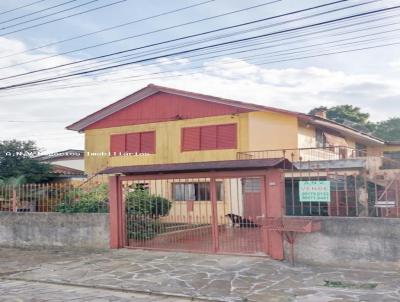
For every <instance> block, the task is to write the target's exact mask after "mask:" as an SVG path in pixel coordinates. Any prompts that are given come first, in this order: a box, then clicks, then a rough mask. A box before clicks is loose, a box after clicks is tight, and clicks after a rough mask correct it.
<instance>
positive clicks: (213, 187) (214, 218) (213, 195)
mask: <svg viewBox="0 0 400 302" xmlns="http://www.w3.org/2000/svg"><path fill="white" fill-rule="evenodd" d="M210 199H211V232H212V239H213V240H212V242H213V251H214V253H217V252H218V250H219V236H218V204H217V183H216V181H215V178H211V179H210Z"/></svg>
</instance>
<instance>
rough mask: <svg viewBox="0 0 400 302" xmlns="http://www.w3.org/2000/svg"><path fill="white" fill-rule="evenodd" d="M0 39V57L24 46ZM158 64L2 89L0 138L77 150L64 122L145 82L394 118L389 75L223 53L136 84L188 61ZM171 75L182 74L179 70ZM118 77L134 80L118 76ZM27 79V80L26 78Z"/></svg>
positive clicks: (397, 90)
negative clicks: (349, 107) (283, 64)
mask: <svg viewBox="0 0 400 302" xmlns="http://www.w3.org/2000/svg"><path fill="white" fill-rule="evenodd" d="M0 43H1V45H2V50H1V51H0V57H3V56H5V55H7V54H9V53H14V52H19V51H23V50H25V49H26V48H25V46H24V44H23V43H21V42H19V41H16V40H11V39H5V38H0ZM47 55H48V53H47V51H46V52H43V53H40V52H39V53H35V54H30V53H28V54H22V55H19V56H17V57H9V58H6V59H1V60H0V67H1V66H7V65H10V64H15V63H17V62H20V61H28V60H29V61H30V60H38V59H40V58H43V57H44V56H47ZM71 61H72V59H71V58H68V57H57V58H53V59H52V60H49V61H47V60H46V61H40V62H34V63H31V64H29V65H24V66H18V67H15V68H11V69H3V70H2V71H1V74H2V76H4V75H11V74H15V73H20V72H27V71H30V70H33V69H36V68H43V67H46V66H47V67H48V66H51V65H53V64H62V63H68V62H71ZM160 62H161V63H162V64H161V65H159V66H154V65H151V66H145V65H143V66H141V65H132V66H130V67H126V68H124V69H122V70H117V71H115V72H113V73H107V74H105V75H96V76H93V77H87V76H85V77H79V78H76V79H74V80H73V81H72V82H68V83H67V82H66V81H65V82H61V83H58V84H57V85H64V84H68V85H70V84H71V83H74V84H77V85H80V84H81V83H88V84H91V85H92V86H84V87H76V88H69V89H57V90H50V89H47V88H46V87H45V86H44V87H40V86H39V87H37V88H33V89H29V90H15V91H10V92H1V93H0V102H1V105H0V108H1V109H0V128H1V129H2V130H3V131H1V134H0V139H4V138H17V139H34V140H36V141H37V142H38V145H39V146H41V147H44V148H46V149H47V151H49V152H55V151H60V150H62V149H68V148H83V137H82V136H83V135H81V134H77V133H74V132H71V131H67V130H65V129H64V128H65V126H67V125H68V124H70V123H72V122H74V121H76V120H78V119H80V118H82V117H84V116H86V115H87V114H90V113H92V112H94V111H95V110H98V109H100V108H102V107H104V106H106V105H108V104H110V103H112V102H114V101H117V100H118V99H120V98H122V97H124V96H126V95H128V94H130V93H132V92H134V91H135V90H137V89H140V88H142V87H143V86H145V85H147V84H149V83H150V82H153V83H155V84H160V85H164V86H170V87H174V88H180V89H185V90H190V91H194V92H201V93H204V94H211V95H215V96H221V97H226V98H232V99H236V100H241V101H247V102H255V103H258V104H263V105H269V106H275V107H280V108H285V109H290V110H295V111H301V112H308V111H309V110H310V109H311V108H313V107H316V106H321V105H326V106H332V105H340V104H353V105H356V106H359V107H361V108H362V109H363V110H365V111H368V112H369V113H371V116H372V119H374V120H381V119H386V118H388V117H390V116H395V115H397V116H399V115H400V106H399V105H398V103H399V100H400V86H399V85H398V82H397V79H396V78H392V77H390V76H389V75H386V76H384V75H379V74H373V73H363V74H359V73H350V72H343V71H337V70H329V69H324V68H316V67H312V66H310V67H306V68H285V69H282V68H276V67H268V66H256V65H252V64H250V63H248V62H245V61H241V60H237V59H232V58H223V59H219V60H214V61H209V62H206V63H204V69H203V70H202V71H201V72H199V73H193V72H192V71H185V72H183V73H184V75H183V76H179V77H170V78H168V77H165V78H160V77H162V76H163V74H162V73H161V74H154V75H148V76H145V78H147V79H146V80H141V81H138V78H137V77H138V76H140V75H143V74H151V73H158V72H162V71H164V70H166V69H168V68H171V66H172V65H174V66H175V65H176V66H178V67H179V68H184V67H186V66H189V64H190V62H189V61H188V60H187V59H178V60H171V59H163V60H160ZM176 75H182V73H180V72H177V73H176ZM135 76H136V78H135ZM123 77H134V78H131V79H126V80H124V81H123V82H122V81H118V80H119V79H121V78H123ZM33 78H35V77H34V76H32V77H29V80H31V79H33ZM148 78H153V79H148ZM154 78H158V79H154ZM26 79H27V78H25V79H24V80H26ZM9 82H10V83H11V82H12V81H9ZM2 84H3V85H4V82H2ZM10 121H17V122H10ZM21 121H22V122H21ZM31 121H38V122H36V123H33V122H31Z"/></svg>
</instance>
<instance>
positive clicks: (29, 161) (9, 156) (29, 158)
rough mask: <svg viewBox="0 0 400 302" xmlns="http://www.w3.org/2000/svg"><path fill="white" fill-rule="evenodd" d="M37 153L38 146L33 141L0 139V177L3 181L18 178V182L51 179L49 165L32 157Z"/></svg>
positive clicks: (37, 181)
mask: <svg viewBox="0 0 400 302" xmlns="http://www.w3.org/2000/svg"><path fill="white" fill-rule="evenodd" d="M38 153H39V148H38V147H37V146H36V144H35V142H33V141H17V140H4V141H0V179H2V180H3V181H4V182H13V181H15V180H16V179H19V181H20V183H22V182H26V183H40V182H48V181H50V180H51V179H53V178H54V175H53V174H52V173H51V166H50V165H49V164H45V163H41V162H39V161H37V160H36V159H34V158H33V157H34V156H36V155H37V154H38ZM21 176H23V177H24V178H23V180H22V179H21ZM20 183H19V184H20Z"/></svg>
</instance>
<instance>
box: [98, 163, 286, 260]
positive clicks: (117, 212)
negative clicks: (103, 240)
mask: <svg viewBox="0 0 400 302" xmlns="http://www.w3.org/2000/svg"><path fill="white" fill-rule="evenodd" d="M290 167H291V163H290V162H289V161H288V160H287V159H283V158H276V159H254V160H228V161H209V162H193V163H176V164H156V165H137V166H121V167H111V168H107V169H105V170H103V171H102V172H101V173H102V174H108V175H110V176H109V187H110V193H109V194H110V232H111V234H110V246H111V248H114V249H115V248H136V249H137V248H139V249H156V250H168V251H187V252H200V253H220V254H241V255H243V254H245V255H270V256H271V257H272V258H274V259H283V256H284V255H283V237H282V234H281V232H279V231H277V230H271V229H270V228H268V226H267V223H266V222H267V221H269V220H270V219H273V218H281V217H282V216H283V211H284V179H283V177H284V176H283V170H282V169H283V168H290Z"/></svg>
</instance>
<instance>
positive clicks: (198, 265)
mask: <svg viewBox="0 0 400 302" xmlns="http://www.w3.org/2000/svg"><path fill="white" fill-rule="evenodd" d="M46 253H47V254H48V255H49V259H50V260H49V261H46V260H45V257H44V255H46ZM63 255H65V257H63ZM63 255H61V256H54V255H52V252H45V251H40V252H38V251H29V252H27V251H18V250H10V249H0V271H1V266H3V265H4V264H6V263H7V262H8V261H7V258H9V259H13V261H14V263H18V262H19V260H18V259H21V262H22V263H23V264H24V265H23V268H25V270H24V271H21V272H15V273H10V274H5V275H3V278H14V279H20V280H36V281H41V282H56V283H60V284H81V285H85V286H89V287H101V288H112V289H121V290H137V291H141V292H153V293H164V294H172V295H185V296H188V297H196V298H205V299H209V300H211V301H246V299H247V301H263V302H265V301H272V302H273V301H285V302H286V301H304V302H314V301H315V302H324V301H326V302H328V301H329V302H336V301H366V302H369V301H371V302H376V301H400V272H399V271H398V270H388V269H385V270H384V269H382V270H367V269H366V270H360V269H351V268H329V267H302V266H298V267H291V266H289V265H288V264H287V263H285V262H278V261H274V260H271V259H269V258H265V257H264V258H262V257H242V256H240V257H239V256H226V255H201V254H191V253H171V252H170V253H168V252H158V251H152V252H149V251H140V250H114V251H110V252H103V253H93V254H73V253H68V252H65V253H64V254H63ZM37 256H38V261H37V262H36V257H37ZM26 258H29V259H30V261H31V263H32V266H31V267H29V265H27V264H26ZM6 266H7V264H6ZM17 267H18V265H17ZM27 268H29V269H28V270H26V269H27ZM11 272H12V270H11ZM326 281H329V282H331V285H333V287H328V286H325V285H324V284H325V283H326ZM372 285H373V286H376V287H375V288H369V287H371V286H372Z"/></svg>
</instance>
